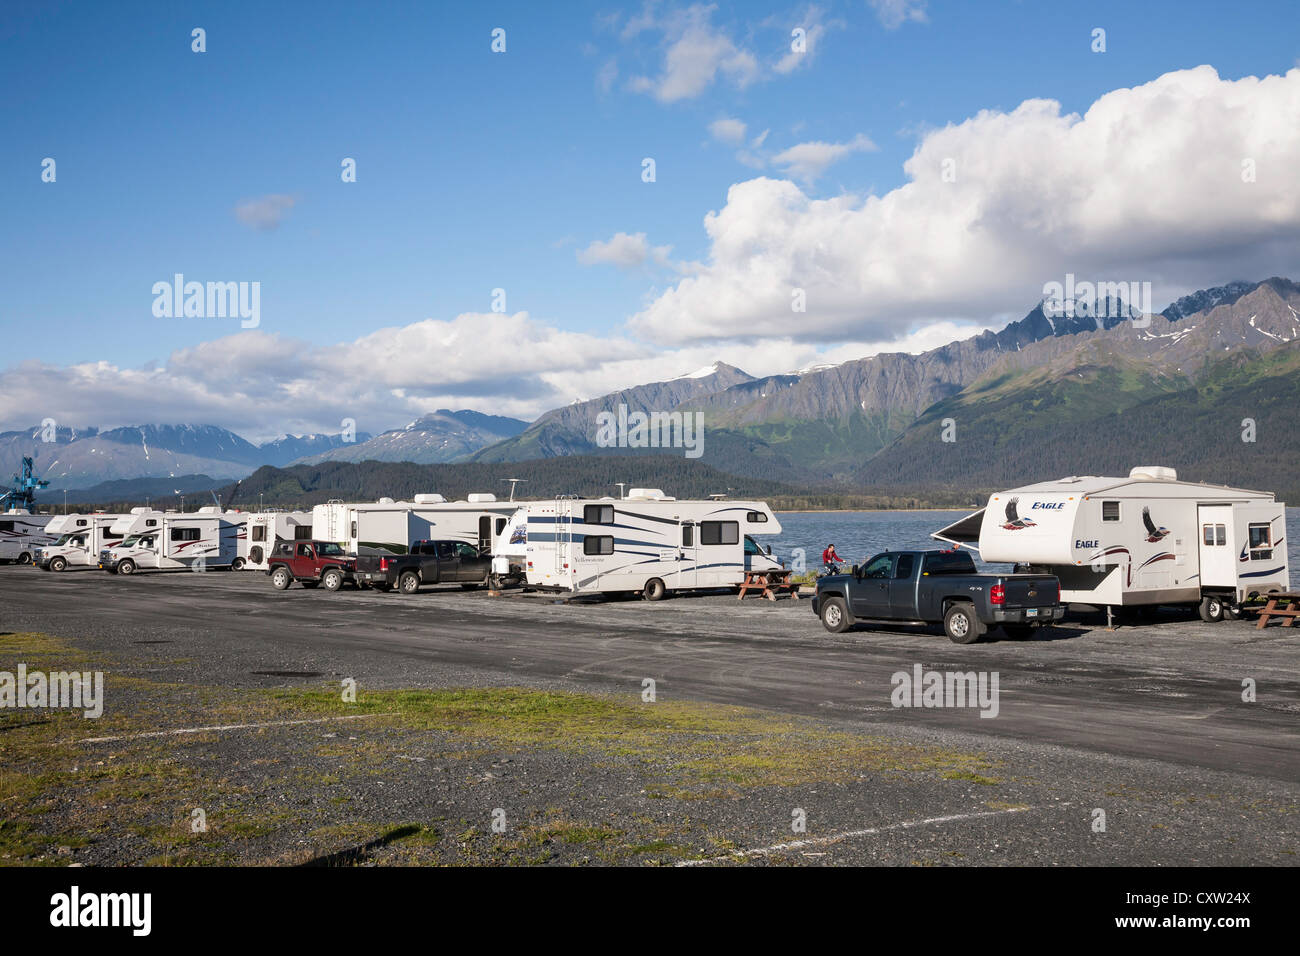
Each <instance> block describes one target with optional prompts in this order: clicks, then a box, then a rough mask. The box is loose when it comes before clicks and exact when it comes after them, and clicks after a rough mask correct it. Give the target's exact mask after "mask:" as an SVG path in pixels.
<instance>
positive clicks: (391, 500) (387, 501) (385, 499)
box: [375, 498, 393, 505]
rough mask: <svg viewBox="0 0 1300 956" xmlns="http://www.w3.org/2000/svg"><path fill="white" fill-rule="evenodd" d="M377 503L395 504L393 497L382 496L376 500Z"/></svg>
mask: <svg viewBox="0 0 1300 956" xmlns="http://www.w3.org/2000/svg"><path fill="white" fill-rule="evenodd" d="M375 504H377V505H391V504H393V499H392V498H380V499H379V500H378V501H376V502H375Z"/></svg>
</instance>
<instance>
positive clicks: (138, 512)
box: [131, 508, 152, 515]
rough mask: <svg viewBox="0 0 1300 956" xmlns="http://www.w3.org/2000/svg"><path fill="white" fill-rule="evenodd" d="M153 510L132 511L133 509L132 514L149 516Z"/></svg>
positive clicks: (134, 509) (139, 509) (135, 509)
mask: <svg viewBox="0 0 1300 956" xmlns="http://www.w3.org/2000/svg"><path fill="white" fill-rule="evenodd" d="M151 510H152V509H151V508H132V509H131V514H133V515H147V514H148V513H149V512H150V511H151Z"/></svg>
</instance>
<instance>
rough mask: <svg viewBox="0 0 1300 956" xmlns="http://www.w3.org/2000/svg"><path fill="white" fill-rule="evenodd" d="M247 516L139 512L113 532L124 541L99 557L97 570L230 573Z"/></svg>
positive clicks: (210, 512) (120, 522)
mask: <svg viewBox="0 0 1300 956" xmlns="http://www.w3.org/2000/svg"><path fill="white" fill-rule="evenodd" d="M247 517H248V516H247V515H244V514H240V513H238V512H234V511H222V510H221V509H220V508H218V507H215V506H208V507H206V508H200V509H199V510H198V511H193V512H188V513H185V512H175V511H149V510H148V509H145V508H136V509H134V510H133V511H132V513H131V514H129V515H126V516H125V517H123V518H121V519H119V520H118V521H116V522H115V523H114V524H113V525H112V526H111V527H110V529H109V531H110V533H112V534H120V535H121V536H122V542H121V544H118V545H115V546H113V547H111V548H105V549H104V550H102V551H101V552H100V555H99V566H100V567H101V568H103V569H104V570H105V571H110V572H112V573H114V574H133V573H134V572H135V571H137V570H141V569H150V570H159V571H169V570H171V571H175V570H182V569H186V570H191V571H208V570H212V569H214V568H230V567H232V566H233V565H234V563H235V560H236V559H237V558H238V557H239V535H240V533H241V532H242V531H243V529H244V522H245V520H246V519H247Z"/></svg>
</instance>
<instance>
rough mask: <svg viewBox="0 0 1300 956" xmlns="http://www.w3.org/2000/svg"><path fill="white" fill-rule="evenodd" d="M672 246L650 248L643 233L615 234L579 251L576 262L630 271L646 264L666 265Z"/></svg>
mask: <svg viewBox="0 0 1300 956" xmlns="http://www.w3.org/2000/svg"><path fill="white" fill-rule="evenodd" d="M672 249H673V247H672V246H651V245H650V243H649V242H648V241H647V240H646V236H645V233H644V232H638V233H634V234H628V233H626V232H616V233H614V235H613V236H612V237H611V238H610V239H609V240H608V241H602V240H600V239H597V240H596V241H594V242H592V243H591V245H589V246H587V248H586V249H582V250H579V252H578V261H579V262H581V263H582V264H583V265H584V266H593V265H602V264H603V265H614V266H618V267H620V268H623V269H632V268H635V267H637V266H643V265H645V264H647V263H651V262H652V263H655V264H657V265H667V264H668V255H669V253H671V252H672Z"/></svg>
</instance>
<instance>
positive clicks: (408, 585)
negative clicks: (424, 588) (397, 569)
mask: <svg viewBox="0 0 1300 956" xmlns="http://www.w3.org/2000/svg"><path fill="white" fill-rule="evenodd" d="M397 589H398V590H399V591H401V592H402V593H403V594H414V593H415V592H416V591H418V590H420V576H419V575H418V574H416V573H415V572H414V571H403V572H402V576H401V577H400V578H398V579H397Z"/></svg>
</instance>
